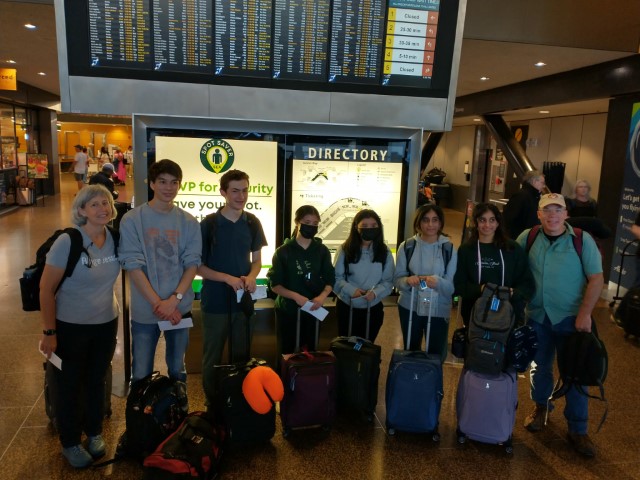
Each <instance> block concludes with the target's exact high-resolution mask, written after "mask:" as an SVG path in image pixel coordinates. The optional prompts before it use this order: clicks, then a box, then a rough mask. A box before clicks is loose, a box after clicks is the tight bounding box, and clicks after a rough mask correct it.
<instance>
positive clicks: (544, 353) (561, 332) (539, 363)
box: [529, 315, 589, 434]
mask: <svg viewBox="0 0 640 480" xmlns="http://www.w3.org/2000/svg"><path fill="white" fill-rule="evenodd" d="M529 325H531V326H532V327H533V329H534V330H535V331H536V333H537V335H538V352H537V353H536V356H535V357H534V360H533V362H532V363H531V370H530V372H529V377H530V380H531V399H532V400H533V401H534V402H536V403H538V404H541V405H546V404H547V400H548V399H549V397H550V396H551V392H552V391H553V386H554V382H553V362H554V358H555V356H556V352H557V351H558V350H560V349H562V348H563V346H564V342H565V340H566V338H567V336H568V335H570V334H571V333H573V332H574V331H575V317H567V318H565V319H564V320H563V321H562V322H560V323H559V324H557V325H552V324H551V321H550V320H549V317H547V316H546V315H545V318H544V322H543V323H538V322H534V321H531V322H529ZM582 388H583V389H584V391H585V392H587V387H582ZM588 400H589V399H588V398H587V397H586V396H585V395H583V394H581V393H580V392H579V391H578V390H577V389H576V388H575V387H573V386H572V387H571V388H570V389H569V391H568V392H567V395H566V399H565V407H564V416H565V418H566V419H567V423H568V425H569V432H571V433H578V434H585V433H587V422H588V419H589V402H588ZM552 407H553V405H550V406H549V408H550V409H551V408H552Z"/></svg>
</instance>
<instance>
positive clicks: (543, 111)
mask: <svg viewBox="0 0 640 480" xmlns="http://www.w3.org/2000/svg"><path fill="white" fill-rule="evenodd" d="M538 113H551V112H550V111H549V110H540V111H539V112H538Z"/></svg>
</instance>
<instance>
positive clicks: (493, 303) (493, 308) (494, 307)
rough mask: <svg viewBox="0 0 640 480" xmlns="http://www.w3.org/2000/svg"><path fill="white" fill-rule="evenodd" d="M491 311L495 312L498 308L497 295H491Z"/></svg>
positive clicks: (498, 300)
mask: <svg viewBox="0 0 640 480" xmlns="http://www.w3.org/2000/svg"><path fill="white" fill-rule="evenodd" d="M490 308H491V311H492V312H497V311H498V310H499V309H500V299H499V298H498V297H493V298H492V299H491V307H490Z"/></svg>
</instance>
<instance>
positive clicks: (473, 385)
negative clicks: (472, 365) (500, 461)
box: [456, 369, 518, 453]
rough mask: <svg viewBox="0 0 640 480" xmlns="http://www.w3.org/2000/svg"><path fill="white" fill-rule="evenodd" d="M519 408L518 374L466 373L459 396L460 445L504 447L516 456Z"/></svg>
mask: <svg viewBox="0 0 640 480" xmlns="http://www.w3.org/2000/svg"><path fill="white" fill-rule="evenodd" d="M517 407H518V382H517V375H516V372H514V371H513V370H511V369H510V370H509V371H507V372H501V373H499V374H497V375H489V374H484V373H478V372H474V371H472V370H467V369H463V370H462V373H461V375H460V382H459V383H458V393H457V395H456V412H457V416H458V428H457V432H456V433H457V437H458V443H461V444H462V443H465V442H466V439H467V438H469V439H471V440H476V441H479V442H483V443H492V444H496V445H504V446H505V449H506V452H507V453H513V442H512V435H513V427H514V425H515V422H516V409H517Z"/></svg>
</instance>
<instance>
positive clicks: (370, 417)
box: [366, 413, 373, 423]
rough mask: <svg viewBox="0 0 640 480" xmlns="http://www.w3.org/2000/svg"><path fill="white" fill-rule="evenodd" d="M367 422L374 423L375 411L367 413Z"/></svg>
mask: <svg viewBox="0 0 640 480" xmlns="http://www.w3.org/2000/svg"><path fill="white" fill-rule="evenodd" d="M366 416H367V422H369V423H373V413H367V415H366Z"/></svg>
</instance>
